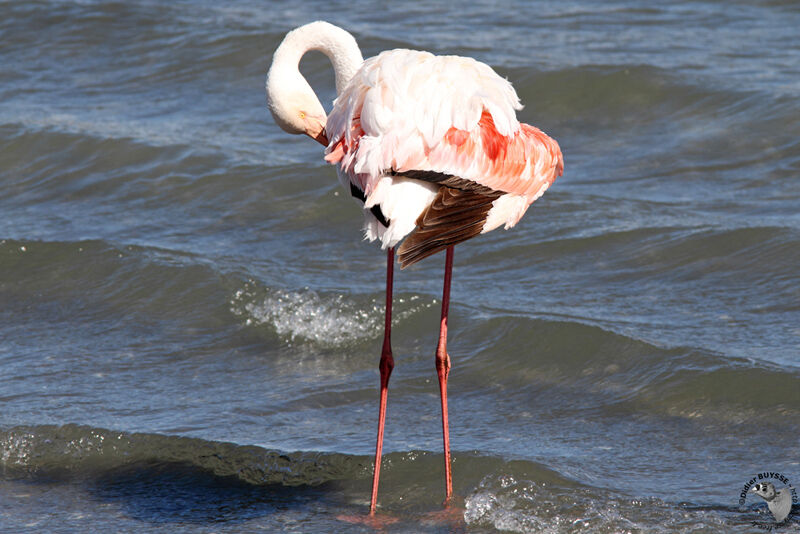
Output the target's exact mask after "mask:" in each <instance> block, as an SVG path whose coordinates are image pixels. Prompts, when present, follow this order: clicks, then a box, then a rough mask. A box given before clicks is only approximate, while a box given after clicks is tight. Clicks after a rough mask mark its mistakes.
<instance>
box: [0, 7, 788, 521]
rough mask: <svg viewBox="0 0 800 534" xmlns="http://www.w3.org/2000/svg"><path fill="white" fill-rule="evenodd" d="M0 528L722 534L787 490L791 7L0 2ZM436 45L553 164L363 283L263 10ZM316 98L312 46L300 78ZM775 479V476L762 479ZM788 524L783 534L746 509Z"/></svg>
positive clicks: (323, 75) (407, 43) (340, 209)
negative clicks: (531, 201)
mask: <svg viewBox="0 0 800 534" xmlns="http://www.w3.org/2000/svg"><path fill="white" fill-rule="evenodd" d="M3 12H4V16H3V17H1V18H0V35H2V38H0V60H1V61H2V65H3V69H1V72H0V82H1V83H0V102H2V104H0V213H2V217H0V371H2V372H0V401H1V402H2V407H3V410H2V415H0V530H2V531H8V532H24V531H34V532H39V531H42V532H70V531H80V532H107V531H108V530H110V529H116V530H120V531H125V532H127V531H130V532H133V531H135V532H167V531H168V532H253V531H258V530H265V531H299V532H353V531H365V532H368V531H372V530H376V529H377V530H386V531H389V532H419V531H425V532H450V531H470V532H473V531H474V532H491V531H495V530H501V531H522V532H525V531H539V530H541V531H545V532H571V531H576V530H578V531H587V532H624V531H634V532H635V531H648V532H650V531H662V532H695V531H703V532H731V531H734V532H736V531H739V532H750V531H752V530H753V529H754V528H756V527H754V525H753V523H754V522H755V523H758V524H759V525H762V526H764V525H768V524H769V521H770V516H769V515H768V512H767V509H766V507H765V506H764V503H763V501H761V500H760V499H759V498H757V497H754V496H749V497H748V498H747V499H746V501H745V503H744V505H743V506H740V505H739V494H740V491H741V490H742V487H743V485H744V484H745V483H746V482H747V481H748V480H749V479H750V478H751V477H753V476H755V475H756V474H757V473H762V472H779V473H782V474H783V475H785V476H786V477H788V478H789V479H790V481H791V482H792V483H793V484H794V485H795V487H796V485H797V483H798V482H797V481H798V480H800V461H798V458H800V442H798V435H800V274H798V268H797V266H798V265H800V215H799V214H800V211H799V210H798V201H800V180H798V178H800V103H799V102H800V98H798V97H800V36H798V33H797V28H798V27H800V9H798V8H797V7H796V5H795V4H794V3H791V2H769V3H758V2H737V3H718V2H678V3H672V4H670V5H669V6H664V7H653V5H652V4H650V3H644V2H636V1H628V2H611V3H603V4H597V3H594V2H588V1H585V0H583V1H577V2H561V3H518V4H515V5H513V6H511V7H509V8H508V9H498V8H497V7H496V6H495V3H493V2H492V3H489V2H486V3H477V4H474V5H472V6H470V7H463V6H459V7H458V8H456V7H453V8H452V9H451V8H447V7H442V6H441V5H439V4H436V3H418V4H415V5H414V7H409V6H406V5H403V4H401V3H398V4H393V5H392V6H391V7H387V6H383V7H381V8H380V9H378V8H376V7H375V6H373V5H372V4H371V3H367V2H356V3H353V2H349V3H337V2H325V3H322V2H307V3H303V2H291V3H289V2H286V3H272V4H263V3H257V2H228V3H225V4H221V5H218V4H216V3H211V2H202V1H197V2H173V3H169V4H166V3H164V4H162V3H153V2H141V3H135V4H127V3H122V4H120V3H112V2H106V1H98V2H61V1H52V0H50V1H39V2H25V3H22V2H5V3H3ZM315 18H321V19H326V20H329V21H331V22H333V23H335V24H338V25H340V26H342V27H345V28H347V29H348V30H350V31H351V32H353V34H354V35H355V36H356V38H357V39H358V41H359V43H360V45H361V47H362V50H363V52H364V55H365V57H368V56H371V55H374V54H376V53H377V52H379V51H381V50H384V49H387V48H393V47H412V48H422V49H427V50H431V51H433V52H436V53H455V54H463V55H470V56H473V57H476V58H477V59H480V60H482V61H485V62H487V63H489V64H490V65H492V66H493V67H494V68H495V69H496V70H497V71H498V72H500V73H501V74H502V75H504V76H506V77H508V79H509V80H510V81H511V82H512V83H513V84H514V86H515V87H516V89H517V91H518V93H519V95H520V97H521V99H522V101H523V103H524V104H525V105H526V107H525V109H524V110H522V111H521V112H520V118H521V120H523V121H525V122H529V123H532V124H536V125H537V126H539V127H541V128H542V129H544V130H545V131H546V132H548V133H549V134H551V135H552V136H553V137H555V138H556V139H557V140H558V141H559V143H560V144H561V147H562V150H563V152H564V155H565V162H566V172H565V175H564V176H563V177H561V178H560V179H559V180H558V181H557V182H556V183H555V185H554V186H553V187H552V188H551V189H550V190H549V191H548V192H547V194H546V195H545V196H544V197H543V198H541V199H540V200H538V201H537V202H536V204H535V206H533V207H532V209H531V210H530V211H529V212H528V214H527V215H526V217H525V218H524V219H523V220H522V221H521V222H520V224H519V225H518V226H517V227H516V228H514V229H513V230H510V231H508V232H504V231H496V232H493V233H492V234H490V235H488V236H481V237H479V238H476V239H473V240H472V241H470V242H468V243H466V244H464V245H462V246H459V247H457V248H456V253H455V270H454V283H453V284H454V285H453V295H452V305H451V318H450V332H451V337H450V353H451V356H452V358H453V369H452V372H451V378H450V398H451V400H450V410H451V413H450V419H451V421H450V424H451V440H452V446H453V449H454V465H453V469H454V489H455V493H456V502H455V506H454V507H453V509H452V510H451V511H449V512H443V511H442V508H441V500H442V498H443V487H442V486H443V482H442V477H443V473H442V471H443V469H442V455H441V435H440V433H441V430H440V423H439V411H438V387H437V385H436V379H435V376H436V375H435V371H434V368H433V352H434V348H435V341H436V336H437V331H436V325H437V322H438V316H439V304H440V302H439V299H440V295H441V271H442V267H443V262H444V258H443V257H441V256H436V257H433V258H431V259H428V260H425V261H423V262H421V263H419V264H418V265H415V266H414V267H412V268H410V269H408V270H406V271H402V272H397V273H396V276H395V289H396V294H395V323H394V324H395V329H394V331H393V347H394V354H395V358H396V363H397V367H396V368H395V371H394V374H393V377H392V384H391V388H390V399H389V412H388V421H387V428H386V432H387V433H386V442H385V445H384V450H385V452H386V453H387V455H386V457H385V459H384V462H385V463H384V470H383V476H382V479H381V494H380V499H379V504H380V509H381V517H382V518H383V519H382V520H381V523H379V524H363V523H352V522H351V521H350V520H351V519H352V518H354V517H355V518H359V517H362V516H363V515H364V514H365V512H366V510H367V507H368V500H369V489H370V473H371V458H370V454H371V452H372V449H373V447H374V431H375V426H376V421H375V420H376V416H377V406H376V405H377V386H378V371H377V360H378V356H379V349H380V340H381V329H382V305H383V293H382V291H383V289H382V287H383V281H384V276H385V273H384V254H383V253H382V252H381V251H379V250H378V249H377V247H375V246H374V245H372V244H369V243H365V242H362V241H361V231H360V226H361V219H360V214H359V212H358V208H357V207H356V205H355V204H354V203H353V202H352V201H351V200H350V199H349V198H348V195H347V194H346V192H343V191H340V190H339V186H338V185H337V181H336V179H335V173H334V171H333V169H332V168H330V167H329V166H328V165H327V164H325V163H324V161H322V159H321V151H320V148H319V147H318V146H315V144H314V143H313V142H311V141H309V140H307V139H300V138H295V137H292V136H288V135H287V134H285V133H283V132H282V131H280V130H279V129H278V128H277V127H276V126H275V125H274V123H273V122H272V119H271V118H270V117H269V113H268V112H267V111H266V109H265V98H264V91H263V83H264V76H265V73H266V69H267V66H268V64H269V61H270V57H271V53H272V51H273V50H274V49H275V47H276V46H277V44H278V43H279V42H280V40H281V38H282V37H283V35H284V34H285V32H286V31H288V30H289V29H291V28H293V27H295V26H298V25H300V24H302V23H305V22H308V21H310V20H313V19H315ZM302 68H303V70H304V72H305V73H306V75H307V77H308V78H309V80H311V82H312V84H313V85H314V86H315V87H317V88H318V90H319V93H320V95H321V96H322V98H323V101H325V102H330V100H331V99H332V97H333V86H332V82H333V76H332V72H331V71H330V66H329V64H328V63H327V60H325V58H324V57H323V56H321V55H319V54H312V55H310V56H309V57H308V58H307V59H306V60H305V61H304V62H303V65H302ZM776 485H779V484H776ZM779 529H780V530H781V531H790V532H791V531H797V530H800V526H799V525H798V523H797V519H796V515H795V519H793V522H792V523H790V524H788V525H782V526H780V527H779Z"/></svg>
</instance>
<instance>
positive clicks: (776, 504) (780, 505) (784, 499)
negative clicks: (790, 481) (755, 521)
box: [750, 482, 792, 523]
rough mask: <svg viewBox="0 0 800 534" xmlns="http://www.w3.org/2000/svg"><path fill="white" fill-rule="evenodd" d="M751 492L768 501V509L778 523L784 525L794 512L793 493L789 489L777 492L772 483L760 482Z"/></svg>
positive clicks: (785, 488)
mask: <svg viewBox="0 0 800 534" xmlns="http://www.w3.org/2000/svg"><path fill="white" fill-rule="evenodd" d="M750 492H751V493H755V494H756V495H758V496H759V497H761V498H762V499H764V500H765V501H767V508H769V511H770V512H772V517H774V518H775V521H776V522H778V523H782V522H783V521H784V520H786V518H787V517H789V513H790V512H791V511H792V492H791V490H790V488H789V487H784V488H781V489H777V490H776V489H775V485H774V484H773V483H772V482H759V483H758V484H756V485H754V486H753V487H752V488H750Z"/></svg>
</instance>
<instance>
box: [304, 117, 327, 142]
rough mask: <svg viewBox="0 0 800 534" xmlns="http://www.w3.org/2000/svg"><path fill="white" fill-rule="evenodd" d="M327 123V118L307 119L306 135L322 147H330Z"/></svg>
mask: <svg viewBox="0 0 800 534" xmlns="http://www.w3.org/2000/svg"><path fill="white" fill-rule="evenodd" d="M326 122H328V119H327V117H322V118H319V117H308V118H306V132H305V133H306V135H307V136H309V137H310V138H311V139H313V140H315V141H317V142H318V143H319V144H321V145H322V146H328V135H327V134H326V133H325V123H326Z"/></svg>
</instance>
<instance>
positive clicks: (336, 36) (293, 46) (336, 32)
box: [272, 21, 364, 95]
mask: <svg viewBox="0 0 800 534" xmlns="http://www.w3.org/2000/svg"><path fill="white" fill-rule="evenodd" d="M309 50H318V51H320V52H322V53H323V54H325V55H326V56H328V59H330V61H331V64H332V65H333V71H334V73H335V76H336V94H337V95H338V94H341V93H342V91H344V88H345V87H347V84H348V82H349V81H350V79H351V78H352V77H353V75H354V74H355V73H356V71H357V70H358V68H359V67H360V66H361V64H362V63H363V62H364V59H363V58H362V57H361V50H359V48H358V44H357V43H356V40H355V38H354V37H353V36H352V35H350V34H349V33H347V32H346V31H344V30H343V29H341V28H339V27H337V26H334V25H333V24H329V23H327V22H323V21H317V22H312V23H310V24H306V25H305V26H300V27H299V28H297V29H295V30H292V31H290V32H289V33H287V34H286V37H285V38H284V39H283V42H282V43H281V44H280V46H279V47H278V49H277V50H276V51H275V55H274V56H273V59H272V62H273V66H277V67H283V68H291V69H294V70H297V71H298V72H299V67H300V59H301V58H302V57H303V55H305V53H306V52H308V51H309Z"/></svg>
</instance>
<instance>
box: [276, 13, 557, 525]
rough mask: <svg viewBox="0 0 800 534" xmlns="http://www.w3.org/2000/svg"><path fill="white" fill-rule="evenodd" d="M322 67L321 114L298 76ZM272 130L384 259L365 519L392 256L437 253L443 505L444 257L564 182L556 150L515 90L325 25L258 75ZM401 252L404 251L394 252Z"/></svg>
mask: <svg viewBox="0 0 800 534" xmlns="http://www.w3.org/2000/svg"><path fill="white" fill-rule="evenodd" d="M310 50H317V51H321V52H322V53H324V54H325V55H326V56H328V58H329V59H330V61H331V63H332V65H333V68H334V73H335V82H336V92H337V98H336V100H335V101H334V103H333V109H332V111H331V112H330V115H327V116H326V114H325V110H324V109H323V107H322V104H321V103H320V101H319V99H318V98H317V96H316V94H315V93H314V90H313V89H312V88H311V86H310V85H309V84H308V82H307V81H306V79H305V78H304V77H303V75H302V74H301V73H300V70H299V63H300V59H301V58H302V57H303V55H304V54H305V53H306V52H308V51H310ZM266 89H267V102H268V107H269V110H270V112H271V114H272V116H273V118H274V120H275V122H276V123H277V125H278V126H279V127H280V128H282V129H283V130H285V131H286V132H288V133H291V134H305V135H307V136H309V137H311V138H312V139H315V140H316V141H318V142H319V143H321V144H322V145H324V146H325V147H326V148H325V160H326V161H328V162H329V163H332V164H335V165H336V170H337V175H338V177H339V181H340V182H341V184H342V186H344V188H345V190H347V191H348V192H349V193H350V194H351V195H352V196H353V197H354V198H355V199H356V200H357V201H358V202H359V204H360V205H361V206H362V208H363V211H364V219H365V223H364V233H365V238H366V239H368V240H370V241H375V240H377V241H379V242H380V245H381V248H382V249H385V250H386V251H387V258H386V315H385V327H384V337H383V348H382V350H381V356H380V363H379V366H378V368H379V370H380V401H379V411H378V435H377V440H376V445H375V463H374V468H373V477H372V496H371V500H370V512H369V513H370V516H373V515H374V514H375V508H376V503H377V498H378V481H379V478H380V468H381V455H382V450H383V431H384V423H385V419H386V403H387V396H388V388H389V377H390V375H391V373H392V369H393V368H394V359H393V357H392V349H391V322H392V284H393V277H394V261H395V248H396V247H397V245H398V244H400V246H399V247H397V250H396V252H397V260H398V262H399V263H400V266H401V268H406V267H408V266H410V265H413V264H414V263H416V262H418V261H420V260H422V259H423V258H426V257H428V256H430V255H432V254H435V253H437V252H439V251H441V250H445V270H444V287H443V291H442V313H441V320H440V323H439V342H438V346H437V348H436V356H435V367H436V372H437V375H438V379H439V392H440V397H441V409H442V440H443V446H444V464H445V465H444V467H445V506H446V505H447V504H448V503H449V502H450V500H451V497H452V494H453V483H452V473H451V466H450V464H451V462H450V433H449V425H448V418H447V377H448V374H449V371H450V356H449V354H448V353H447V314H448V308H449V303H450V282H451V279H452V269H453V247H454V245H456V244H457V243H460V242H462V241H465V240H467V239H469V238H471V237H474V236H476V235H478V234H483V233H486V232H489V231H490V230H494V229H495V228H498V227H499V226H504V227H505V228H506V229H508V228H511V227H512V226H514V225H515V224H516V223H517V222H518V221H519V220H520V218H521V217H522V216H523V214H524V213H525V211H526V210H527V209H528V207H529V206H530V205H531V204H532V203H533V202H534V201H535V200H536V199H537V198H539V197H540V196H542V194H543V193H544V192H545V191H546V190H547V188H548V187H549V186H550V185H551V184H552V183H553V181H554V180H555V179H556V178H557V177H558V176H560V175H561V174H562V173H563V169H564V160H563V157H562V155H561V150H560V148H559V146H558V143H557V142H556V141H555V140H553V139H552V138H550V137H548V136H547V135H546V134H545V133H543V132H542V131H541V130H539V129H538V128H535V127H533V126H530V125H528V124H523V123H520V122H519V121H518V120H517V117H516V110H520V109H522V106H521V104H520V101H519V97H518V96H517V94H516V92H515V91H514V88H513V87H512V86H511V84H510V83H509V82H508V80H506V79H504V78H502V77H500V76H499V75H497V73H495V72H494V71H493V70H492V69H491V67H489V66H488V65H486V64H484V63H481V62H479V61H476V60H474V59H472V58H468V57H459V56H436V55H433V54H431V53H429V52H423V51H417V50H403V49H396V50H387V51H384V52H381V53H380V54H378V55H377V56H375V57H372V58H369V59H367V60H366V61H364V60H363V59H362V56H361V51H360V50H359V47H358V44H357V43H356V40H355V38H353V36H352V35H351V34H349V33H348V32H346V31H345V30H343V29H341V28H339V27H337V26H334V25H332V24H329V23H327V22H323V21H317V22H312V23H310V24H306V25H304V26H301V27H299V28H296V29H294V30H292V31H290V32H289V33H288V34H287V35H286V37H285V38H284V39H283V41H282V42H281V44H280V45H279V46H278V48H277V50H276V51H275V54H274V55H273V58H272V65H271V67H270V69H269V73H268V75H267V83H266ZM401 242H402V243H401Z"/></svg>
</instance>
